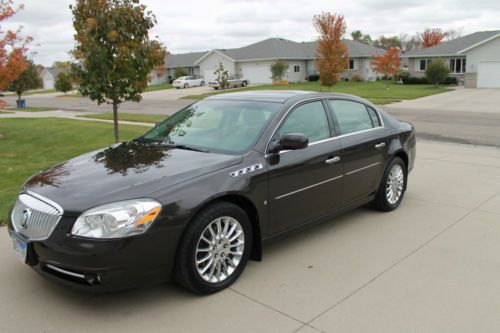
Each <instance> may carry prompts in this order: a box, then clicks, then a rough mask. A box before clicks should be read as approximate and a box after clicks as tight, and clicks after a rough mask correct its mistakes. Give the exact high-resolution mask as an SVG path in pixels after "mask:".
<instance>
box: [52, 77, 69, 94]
mask: <svg viewBox="0 0 500 333" xmlns="http://www.w3.org/2000/svg"><path fill="white" fill-rule="evenodd" d="M71 81H72V80H71V77H70V76H69V75H68V74H66V73H64V72H63V73H59V74H57V77H56V81H55V82H54V87H55V88H56V90H57V91H61V92H63V93H64V94H65V95H66V93H67V92H68V91H71V89H73V83H72V82H71Z"/></svg>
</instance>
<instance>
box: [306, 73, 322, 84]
mask: <svg viewBox="0 0 500 333" xmlns="http://www.w3.org/2000/svg"><path fill="white" fill-rule="evenodd" d="M307 80H308V81H311V82H316V81H319V75H318V74H313V75H309V77H308V78H307Z"/></svg>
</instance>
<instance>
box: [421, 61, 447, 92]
mask: <svg viewBox="0 0 500 333" xmlns="http://www.w3.org/2000/svg"><path fill="white" fill-rule="evenodd" d="M449 74H450V67H448V66H447V65H446V64H445V63H444V61H443V60H442V59H435V60H433V61H432V62H431V63H430V64H429V65H427V69H426V70H425V77H426V78H427V81H429V83H434V86H435V87H436V88H437V87H439V84H440V83H442V82H444V81H445V80H446V78H447V77H448V75H449Z"/></svg>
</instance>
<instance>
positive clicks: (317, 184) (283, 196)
mask: <svg viewBox="0 0 500 333" xmlns="http://www.w3.org/2000/svg"><path fill="white" fill-rule="evenodd" d="M342 177H344V176H343V175H340V176H337V177H333V178H330V179H327V180H324V181H322V182H319V183H316V184H312V185H309V186H306V187H303V188H300V189H298V190H295V191H292V192H289V193H286V194H282V195H279V196H277V197H275V198H274V199H275V200H279V199H282V198H285V197H288V196H290V195H293V194H296V193H299V192H302V191H305V190H308V189H310V188H313V187H316V186H319V185H323V184H325V183H328V182H331V181H334V180H337V179H339V178H342Z"/></svg>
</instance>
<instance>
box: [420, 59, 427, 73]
mask: <svg viewBox="0 0 500 333" xmlns="http://www.w3.org/2000/svg"><path fill="white" fill-rule="evenodd" d="M426 69H427V59H420V70H421V71H425V70H426Z"/></svg>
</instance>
